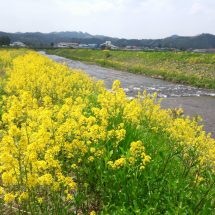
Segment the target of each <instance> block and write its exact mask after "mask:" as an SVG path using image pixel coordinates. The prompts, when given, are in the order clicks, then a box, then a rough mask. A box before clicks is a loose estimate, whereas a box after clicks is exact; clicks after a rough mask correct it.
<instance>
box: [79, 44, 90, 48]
mask: <svg viewBox="0 0 215 215" xmlns="http://www.w3.org/2000/svg"><path fill="white" fill-rule="evenodd" d="M78 47H79V48H81V49H88V48H89V45H87V44H79V46H78Z"/></svg>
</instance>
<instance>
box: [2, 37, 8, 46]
mask: <svg viewBox="0 0 215 215" xmlns="http://www.w3.org/2000/svg"><path fill="white" fill-rule="evenodd" d="M3 45H5V46H9V45H10V37H8V36H1V37H0V46H3Z"/></svg>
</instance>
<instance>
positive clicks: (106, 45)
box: [100, 41, 118, 50]
mask: <svg viewBox="0 0 215 215" xmlns="http://www.w3.org/2000/svg"><path fill="white" fill-rule="evenodd" d="M100 48H101V49H103V50H104V49H112V50H114V49H118V47H117V46H115V45H113V44H112V43H111V41H106V42H105V43H102V44H101V45H100Z"/></svg>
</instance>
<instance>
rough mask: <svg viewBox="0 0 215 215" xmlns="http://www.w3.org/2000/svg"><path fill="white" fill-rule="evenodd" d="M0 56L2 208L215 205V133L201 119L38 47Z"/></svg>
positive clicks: (183, 208) (70, 210) (169, 209)
mask: <svg viewBox="0 0 215 215" xmlns="http://www.w3.org/2000/svg"><path fill="white" fill-rule="evenodd" d="M17 56H18V57H17ZM0 60H1V61H0V64H2V65H3V64H4V72H5V73H6V76H3V79H2V80H1V85H2V86H3V87H2V93H3V94H4V99H3V100H2V99H1V103H0V104H1V109H2V113H1V115H0V122H1V124H0V125H1V127H0V214H27V213H29V214H45V215H46V214H47V215H48V214H59V215H64V214H65V215H66V214H90V215H95V214H101V215H102V214H104V215H106V214H113V215H124V214H128V215H130V214H131V215H133V214H137V215H138V214H139V215H142V214H146V215H148V214H149V215H153V214H186V215H187V214H192V215H196V214H201V215H202V214H203V215H213V213H214V207H215V202H214V195H215V187H214V183H215V175H214V171H215V160H214V153H213V152H214V150H215V141H214V139H212V138H210V137H209V136H207V135H206V134H205V132H204V131H203V130H202V128H201V126H199V125H198V122H197V121H195V120H191V119H189V118H186V117H184V116H183V114H182V112H181V110H175V111H174V112H172V111H170V110H163V109H161V108H160V105H159V104H158V103H157V102H156V101H157V100H156V98H155V97H153V96H151V95H147V94H146V93H144V94H143V95H142V96H143V98H142V97H141V98H135V99H133V100H129V99H127V97H126V95H125V93H124V91H123V90H122V89H121V88H120V83H119V82H118V81H115V82H114V84H113V87H112V91H111V92H110V91H107V90H106V89H105V88H104V86H103V85H102V84H101V83H100V82H94V81H93V80H91V79H90V77H89V76H87V75H86V74H84V73H80V72H78V71H75V70H70V69H69V68H67V67H66V66H63V65H61V64H57V63H55V62H53V61H51V60H49V59H47V58H46V57H44V56H41V55H39V54H37V53H35V52H29V51H25V54H24V55H23V53H17V52H14V53H13V52H12V53H11V51H7V52H4V53H3V52H1V51H0ZM5 62H7V63H5ZM32 176H33V178H32ZM8 194H9V195H8Z"/></svg>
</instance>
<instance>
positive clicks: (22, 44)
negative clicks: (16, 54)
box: [10, 41, 27, 48]
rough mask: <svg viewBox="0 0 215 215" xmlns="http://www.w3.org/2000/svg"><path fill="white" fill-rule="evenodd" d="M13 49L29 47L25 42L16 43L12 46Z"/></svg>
mask: <svg viewBox="0 0 215 215" xmlns="http://www.w3.org/2000/svg"><path fill="white" fill-rule="evenodd" d="M10 46H11V47H23V48H24V47H27V46H26V45H25V44H24V43H23V42H20V41H16V42H13V43H11V44H10Z"/></svg>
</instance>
